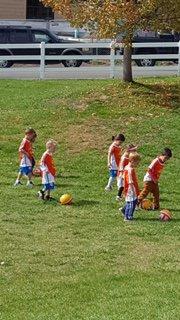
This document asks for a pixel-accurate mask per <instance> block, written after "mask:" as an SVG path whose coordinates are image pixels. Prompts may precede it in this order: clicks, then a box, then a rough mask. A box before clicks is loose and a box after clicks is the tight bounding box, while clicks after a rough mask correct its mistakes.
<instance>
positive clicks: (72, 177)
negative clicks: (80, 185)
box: [57, 173, 80, 179]
mask: <svg viewBox="0 0 180 320" xmlns="http://www.w3.org/2000/svg"><path fill="white" fill-rule="evenodd" d="M57 178H62V179H79V178H80V176H77V175H69V176H64V175H62V174H60V173H59V174H57Z"/></svg>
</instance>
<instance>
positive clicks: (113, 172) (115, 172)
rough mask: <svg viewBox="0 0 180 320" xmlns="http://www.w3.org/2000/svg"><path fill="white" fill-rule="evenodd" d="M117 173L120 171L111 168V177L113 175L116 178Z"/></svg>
mask: <svg viewBox="0 0 180 320" xmlns="http://www.w3.org/2000/svg"><path fill="white" fill-rule="evenodd" d="M117 173H118V171H117V170H112V169H111V170H109V175H110V177H112V178H116V177H117Z"/></svg>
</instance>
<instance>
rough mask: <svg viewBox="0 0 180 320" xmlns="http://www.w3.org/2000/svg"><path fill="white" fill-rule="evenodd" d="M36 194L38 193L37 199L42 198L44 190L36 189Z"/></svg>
mask: <svg viewBox="0 0 180 320" xmlns="http://www.w3.org/2000/svg"><path fill="white" fill-rule="evenodd" d="M37 195H38V198H39V199H41V200H44V191H43V190H40V191H38V194H37Z"/></svg>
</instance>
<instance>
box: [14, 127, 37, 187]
mask: <svg viewBox="0 0 180 320" xmlns="http://www.w3.org/2000/svg"><path fill="white" fill-rule="evenodd" d="M36 137H37V134H36V131H35V130H34V129H33V128H29V129H27V130H26V131H25V137H24V139H23V140H22V142H21V144H20V147H19V157H20V169H19V173H18V177H17V179H16V181H15V183H14V186H15V187H17V186H19V185H22V183H21V178H22V176H23V175H25V176H26V177H27V179H28V181H27V186H28V187H29V188H32V187H33V182H32V170H33V167H34V165H35V160H34V153H33V148H32V144H33V143H34V142H35V139H36Z"/></svg>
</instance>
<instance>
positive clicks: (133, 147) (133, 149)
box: [127, 143, 137, 152]
mask: <svg viewBox="0 0 180 320" xmlns="http://www.w3.org/2000/svg"><path fill="white" fill-rule="evenodd" d="M127 151H128V152H135V151H137V146H135V145H134V144H132V143H131V144H129V145H128V146H127Z"/></svg>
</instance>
